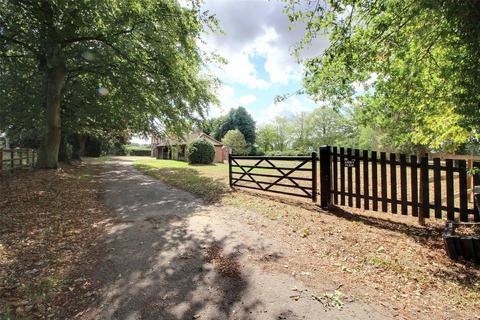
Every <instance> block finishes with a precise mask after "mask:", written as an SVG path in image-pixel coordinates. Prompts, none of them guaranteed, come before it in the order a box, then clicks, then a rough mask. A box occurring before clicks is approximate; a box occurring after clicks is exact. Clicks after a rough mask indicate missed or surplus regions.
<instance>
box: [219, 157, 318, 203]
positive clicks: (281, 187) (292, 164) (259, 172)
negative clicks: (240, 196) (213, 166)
mask: <svg viewBox="0 0 480 320" xmlns="http://www.w3.org/2000/svg"><path fill="white" fill-rule="evenodd" d="M245 162H247V163H245ZM228 164H229V166H228V167H229V182H230V187H232V188H234V187H240V188H247V189H254V190H260V191H264V192H272V193H279V194H284V195H289V196H295V197H302V198H310V199H312V201H313V202H316V201H317V179H316V176H317V154H316V153H315V152H314V153H312V155H311V157H252V156H233V155H229V157H228ZM234 170H235V171H234ZM271 171H273V174H272V173H270V172H271ZM267 172H268V173H267ZM298 172H299V173H301V175H300V176H299V175H296V174H295V173H298ZM258 177H261V178H265V179H260V178H258Z"/></svg>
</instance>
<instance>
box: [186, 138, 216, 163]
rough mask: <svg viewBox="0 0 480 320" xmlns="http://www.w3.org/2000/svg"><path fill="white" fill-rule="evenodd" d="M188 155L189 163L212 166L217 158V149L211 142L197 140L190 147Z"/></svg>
mask: <svg viewBox="0 0 480 320" xmlns="http://www.w3.org/2000/svg"><path fill="white" fill-rule="evenodd" d="M187 155H188V162H189V163H193V164H197V163H198V164H210V163H212V162H213V159H214V158H215V147H214V145H213V144H212V143H211V142H210V141H207V140H205V139H197V140H194V141H192V142H191V143H190V144H189V145H188V148H187Z"/></svg>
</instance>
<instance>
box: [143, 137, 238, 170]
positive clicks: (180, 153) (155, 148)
mask: <svg viewBox="0 0 480 320" xmlns="http://www.w3.org/2000/svg"><path fill="white" fill-rule="evenodd" d="M196 139H205V140H207V141H210V142H211V143H212V144H213V146H214V147H215V158H214V160H213V161H214V162H222V163H223V162H224V161H227V160H228V153H229V150H230V148H229V147H227V146H225V145H224V144H222V143H221V142H220V141H218V140H215V139H214V138H212V137H211V136H209V135H208V134H206V133H204V132H192V133H189V134H186V135H184V136H183V137H182V138H180V139H176V138H168V137H167V138H158V137H152V157H155V158H157V159H170V160H182V161H187V147H188V145H189V144H190V143H191V142H192V141H193V140H196Z"/></svg>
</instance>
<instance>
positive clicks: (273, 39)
mask: <svg viewBox="0 0 480 320" xmlns="http://www.w3.org/2000/svg"><path fill="white" fill-rule="evenodd" d="M283 7H284V3H283V2H280V1H275V0H273V1H264V0H206V1H205V4H204V9H205V10H208V11H209V12H210V13H212V14H214V15H215V16H216V17H217V19H218V21H219V23H220V28H221V29H222V30H223V31H224V33H225V34H210V35H207V36H205V42H206V49H207V50H210V51H215V52H217V53H218V54H220V55H221V56H223V57H224V58H226V59H227V61H228V64H227V65H225V66H222V67H221V68H218V67H217V66H212V68H211V71H212V72H213V73H214V74H215V75H216V76H217V77H218V78H220V80H221V81H222V83H223V84H222V86H221V87H220V88H219V90H218V91H217V93H218V97H219V99H220V106H212V107H211V110H210V113H209V114H210V116H211V117H215V116H218V115H220V114H225V113H227V112H228V110H229V109H231V108H235V107H238V106H240V105H242V106H244V107H245V108H247V110H248V111H249V112H250V113H251V114H252V116H253V118H254V119H255V120H256V122H257V123H258V124H259V125H261V124H265V123H268V122H269V121H270V120H271V119H272V118H274V117H275V116H280V115H292V114H296V113H298V112H300V111H311V110H313V109H314V108H315V107H316V106H317V105H316V104H315V103H314V102H313V101H312V100H311V99H309V98H308V97H307V96H293V97H291V98H289V99H288V100H287V101H285V102H282V103H278V104H274V98H275V96H277V95H283V94H288V93H293V92H296V91H297V90H299V89H301V88H302V76H301V75H302V68H301V65H299V64H298V63H297V62H296V60H295V59H294V57H293V56H292V55H291V52H290V51H291V50H290V49H291V48H292V46H294V45H295V44H296V43H297V42H298V41H299V40H300V39H301V38H302V35H303V30H302V28H299V27H298V26H297V28H296V29H295V30H293V31H291V30H289V26H290V22H289V21H288V18H287V16H286V15H285V14H284V13H283ZM325 44H326V41H322V40H319V41H318V42H317V43H315V44H314V45H313V46H312V48H309V49H308V50H307V51H306V52H305V56H307V55H318V54H320V53H321V51H322V50H323V48H324V47H325Z"/></svg>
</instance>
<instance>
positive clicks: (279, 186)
mask: <svg viewBox="0 0 480 320" xmlns="http://www.w3.org/2000/svg"><path fill="white" fill-rule="evenodd" d="M242 162H243V163H242ZM244 162H247V163H246V164H245V163H244ZM317 163H318V164H319V165H318V168H317ZM474 166H477V167H479V166H480V157H478V156H460V155H445V154H430V155H429V157H427V156H426V157H417V156H414V155H412V156H410V155H409V156H407V155H405V154H396V153H386V152H376V151H368V150H359V149H350V148H338V147H330V146H324V147H321V148H320V150H319V159H317V154H316V153H312V155H311V156H310V157H246V156H232V155H230V157H229V181H230V186H231V187H232V188H236V187H240V188H247V189H256V190H259V191H261V192H271V193H279V194H284V195H288V196H294V197H303V198H310V199H311V200H312V201H313V202H314V203H317V194H319V195H320V206H321V207H322V208H329V207H330V206H331V205H340V206H348V207H354V208H358V209H364V210H373V211H380V212H385V213H390V214H394V215H396V214H400V215H405V216H407V215H410V216H413V217H416V218H418V221H419V223H420V224H424V222H425V219H432V218H435V219H444V220H448V221H462V222H467V221H475V222H479V221H480V216H479V213H478V211H477V210H476V204H475V202H474V199H473V186H474V185H475V184H480V181H478V180H479V179H478V177H474V176H471V175H468V170H469V169H471V168H472V167H474ZM317 169H319V172H318V171H317ZM265 170H270V171H272V170H273V171H274V173H275V174H268V173H265ZM317 175H318V176H317ZM317 179H318V181H319V182H320V186H319V190H317ZM290 190H297V192H292V191H290Z"/></svg>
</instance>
